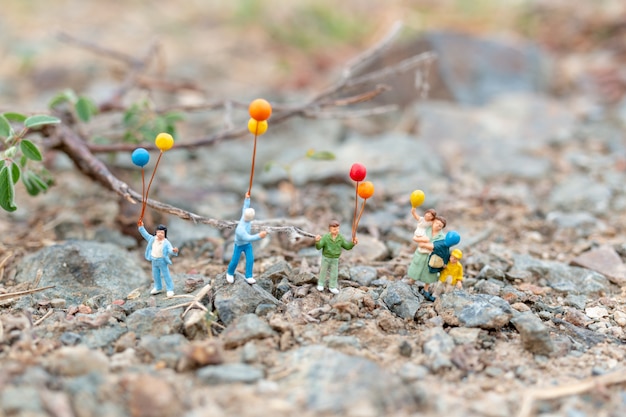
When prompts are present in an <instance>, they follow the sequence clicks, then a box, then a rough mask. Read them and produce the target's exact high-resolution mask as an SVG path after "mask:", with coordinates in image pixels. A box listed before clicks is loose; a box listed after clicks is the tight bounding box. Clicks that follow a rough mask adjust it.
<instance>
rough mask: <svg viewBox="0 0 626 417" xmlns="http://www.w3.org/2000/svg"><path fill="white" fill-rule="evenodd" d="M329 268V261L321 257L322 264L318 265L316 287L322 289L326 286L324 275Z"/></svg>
mask: <svg viewBox="0 0 626 417" xmlns="http://www.w3.org/2000/svg"><path fill="white" fill-rule="evenodd" d="M329 267H330V259H329V258H326V257H324V256H322V264H321V265H320V275H319V277H318V278H317V287H318V289H319V287H322V290H323V289H324V284H326V273H327V272H328V269H329Z"/></svg>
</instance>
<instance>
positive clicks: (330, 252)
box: [315, 220, 359, 294]
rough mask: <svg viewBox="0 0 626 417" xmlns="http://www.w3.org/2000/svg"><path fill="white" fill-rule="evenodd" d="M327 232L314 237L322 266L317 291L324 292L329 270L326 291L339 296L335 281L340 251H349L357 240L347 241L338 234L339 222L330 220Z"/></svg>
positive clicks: (337, 275) (337, 273) (337, 274)
mask: <svg viewBox="0 0 626 417" xmlns="http://www.w3.org/2000/svg"><path fill="white" fill-rule="evenodd" d="M328 230H329V232H328V233H326V234H325V235H324V236H320V235H317V236H315V248H316V249H317V250H319V249H322V265H321V266H320V276H319V278H318V280H317V290H318V291H320V292H321V291H324V284H325V283H326V273H327V272H328V270H330V277H329V280H328V289H329V290H330V292H332V293H333V294H339V289H338V288H337V279H338V277H339V256H340V255H341V250H342V249H345V250H350V249H352V248H353V247H354V245H356V244H357V243H359V240H358V238H356V237H355V238H354V239H353V240H352V242H349V241H347V240H346V239H345V238H344V237H343V236H342V235H340V234H339V222H338V221H337V220H332V221H331V222H330V223H329V224H328Z"/></svg>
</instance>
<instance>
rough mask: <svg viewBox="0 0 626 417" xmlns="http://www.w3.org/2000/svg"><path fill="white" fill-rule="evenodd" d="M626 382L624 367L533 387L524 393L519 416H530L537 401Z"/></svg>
mask: <svg viewBox="0 0 626 417" xmlns="http://www.w3.org/2000/svg"><path fill="white" fill-rule="evenodd" d="M622 382H626V372H624V369H621V370H619V371H615V372H611V373H610V374H604V375H599V376H595V377H591V378H587V379H585V380H583V381H580V382H577V383H575V384H570V385H565V386H560V387H554V388H549V387H548V388H532V389H530V390H528V391H526V393H525V394H524V398H523V400H522V407H521V409H520V411H519V414H518V415H517V416H518V417H530V415H531V413H532V411H533V406H534V403H535V401H541V400H553V399H556V398H560V397H567V396H569V395H577V394H582V393H583V392H586V391H589V390H592V389H594V388H596V387H601V386H605V385H613V384H619V383H622Z"/></svg>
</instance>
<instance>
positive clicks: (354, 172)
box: [350, 163, 367, 182]
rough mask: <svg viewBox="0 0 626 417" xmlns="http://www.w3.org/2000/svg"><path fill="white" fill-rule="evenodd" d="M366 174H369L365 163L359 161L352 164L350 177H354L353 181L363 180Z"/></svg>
mask: <svg viewBox="0 0 626 417" xmlns="http://www.w3.org/2000/svg"><path fill="white" fill-rule="evenodd" d="M365 175H367V170H366V169H365V166H364V165H362V164H359V163H355V164H352V167H351V168H350V178H352V180H353V181H357V182H358V181H363V180H364V179H365Z"/></svg>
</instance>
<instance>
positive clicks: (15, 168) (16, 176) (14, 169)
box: [11, 163, 22, 184]
mask: <svg viewBox="0 0 626 417" xmlns="http://www.w3.org/2000/svg"><path fill="white" fill-rule="evenodd" d="M21 172H22V170H21V169H20V166H19V165H18V164H15V163H14V164H11V175H12V176H13V184H17V182H18V181H19V180H20V173H21Z"/></svg>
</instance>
